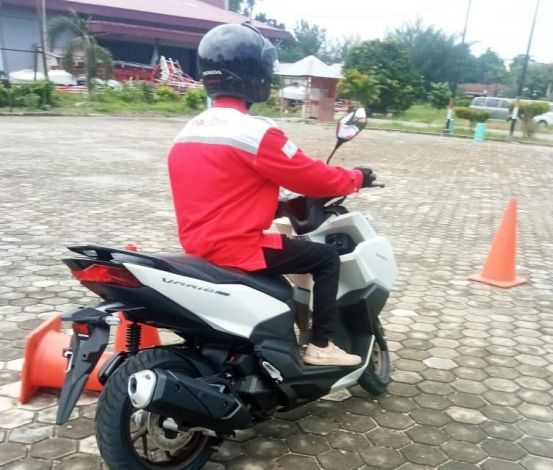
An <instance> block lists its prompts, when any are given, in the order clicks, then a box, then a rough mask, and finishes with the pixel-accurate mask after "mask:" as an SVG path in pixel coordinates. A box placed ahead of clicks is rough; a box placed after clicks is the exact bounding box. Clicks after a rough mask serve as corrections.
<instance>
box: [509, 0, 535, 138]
mask: <svg viewBox="0 0 553 470" xmlns="http://www.w3.org/2000/svg"><path fill="white" fill-rule="evenodd" d="M539 8H540V0H536V9H535V10H534V19H533V20H532V27H531V28H530V37H529V38H528V47H527V48H526V56H525V57H524V64H522V71H521V72H520V80H519V81H518V88H517V97H516V100H515V105H514V106H513V114H511V128H510V129H509V139H512V138H513V135H514V133H515V127H516V125H517V119H518V109H519V106H520V98H521V97H522V90H523V88H524V80H525V79H526V70H527V69H528V61H529V60H530V47H531V46H532V37H533V36H534V28H535V26H536V18H537V17H538V10H539Z"/></svg>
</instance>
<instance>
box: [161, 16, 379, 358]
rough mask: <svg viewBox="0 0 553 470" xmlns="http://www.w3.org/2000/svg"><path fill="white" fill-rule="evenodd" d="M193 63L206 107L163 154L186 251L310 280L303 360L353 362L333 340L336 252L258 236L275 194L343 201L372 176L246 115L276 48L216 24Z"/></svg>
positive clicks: (262, 89) (262, 91)
mask: <svg viewBox="0 0 553 470" xmlns="http://www.w3.org/2000/svg"><path fill="white" fill-rule="evenodd" d="M198 56H199V66H200V71H201V74H202V79H203V83H204V87H205V89H206V91H207V95H208V96H209V97H210V98H211V99H212V100H213V107H212V108H210V109H208V110H207V111H204V112H203V113H201V114H200V115H199V116H197V117H195V118H194V119H192V120H191V121H190V122H189V123H188V124H187V125H186V126H185V127H184V129H183V130H182V131H181V132H180V133H179V135H178V136H177V138H176V140H175V143H174V145H173V147H172V149H171V152H170V154H169V157H168V165H169V175H170V180H171V187H172V192H173V199H174V204H175V210H176V216H177V222H178V230H179V238H180V242H181V244H182V246H183V248H184V250H185V251H186V252H187V253H189V254H192V255H196V256H199V257H202V258H205V259H207V260H208V261H210V262H212V263H214V264H216V265H219V266H223V267H226V268H238V269H241V270H244V271H252V272H254V271H255V272H266V273H273V274H306V273H309V274H312V275H313V280H314V288H313V310H314V311H313V335H312V339H311V342H310V343H309V344H308V346H307V349H306V351H305V354H304V357H303V360H304V362H305V363H307V364H311V365H339V366H354V365H358V364H360V363H361V358H360V357H359V356H357V355H353V354H348V353H347V352H345V351H343V350H342V349H340V348H338V347H337V346H336V345H335V344H334V343H333V341H332V338H333V335H334V333H335V320H336V317H337V305H336V294H337V290H338V279H339V270H340V260H339V256H338V253H337V252H336V250H335V248H334V247H332V246H329V245H326V244H322V243H314V242H308V241H303V240H299V239H291V238H286V237H283V236H281V235H280V234H275V233H265V230H266V229H268V228H269V227H270V225H271V223H272V220H273V216H274V214H275V212H276V207H277V204H278V194H279V188H280V187H284V188H286V189H288V190H290V191H293V192H296V193H301V194H305V195H307V196H312V197H329V196H345V195H348V194H351V193H353V192H355V191H358V190H359V189H360V188H362V187H369V186H371V184H372V182H373V181H374V179H375V176H374V174H373V173H372V171H371V170H370V169H369V168H356V169H354V170H347V169H345V168H341V167H334V166H329V165H326V164H324V163H323V162H322V161H319V160H315V159H311V158H309V157H308V156H306V155H305V154H304V153H303V152H302V151H301V150H300V149H299V148H298V147H297V146H296V145H295V144H294V143H293V142H292V141H291V140H290V139H288V137H286V135H285V134H284V133H283V132H282V131H281V130H280V129H279V128H278V127H277V126H276V124H275V123H274V122H273V121H271V120H269V119H265V118H260V117H253V116H250V115H249V114H248V113H247V110H248V109H249V107H250V105H251V104H252V103H253V102H263V101H266V100H267V98H268V97H269V94H270V88H271V80H272V75H273V67H274V65H275V64H276V63H277V53H276V50H275V48H274V47H273V45H272V44H271V43H270V42H269V41H268V40H267V39H266V38H264V37H263V36H262V35H261V33H260V32H259V31H258V30H257V29H255V28H254V27H252V26H251V25H249V24H247V23H244V24H241V25H240V24H227V25H221V26H218V27H216V28H214V29H212V30H211V31H209V32H208V33H207V34H206V35H205V36H204V37H203V39H202V41H201V42H200V45H199V49H198Z"/></svg>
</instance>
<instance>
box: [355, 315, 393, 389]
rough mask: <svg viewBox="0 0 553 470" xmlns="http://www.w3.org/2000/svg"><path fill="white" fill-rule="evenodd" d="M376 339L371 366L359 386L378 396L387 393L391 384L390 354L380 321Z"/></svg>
mask: <svg viewBox="0 0 553 470" xmlns="http://www.w3.org/2000/svg"><path fill="white" fill-rule="evenodd" d="M375 336H376V338H375V341H374V346H373V349H372V353H371V357H370V359H369V365H368V366H367V368H366V369H365V371H364V372H363V375H361V377H359V385H361V387H363V388H364V389H365V390H366V391H367V392H369V393H370V394H371V395H374V396H378V395H382V394H383V393H385V392H386V389H387V388H388V384H389V383H390V370H391V365H390V352H389V351H388V344H387V343H386V338H384V328H382V324H381V323H380V320H379V321H378V324H377V326H376V335H375Z"/></svg>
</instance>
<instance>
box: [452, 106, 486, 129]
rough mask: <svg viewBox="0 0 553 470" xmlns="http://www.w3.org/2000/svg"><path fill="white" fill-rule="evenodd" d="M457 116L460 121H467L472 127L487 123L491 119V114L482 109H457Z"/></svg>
mask: <svg viewBox="0 0 553 470" xmlns="http://www.w3.org/2000/svg"><path fill="white" fill-rule="evenodd" d="M455 116H456V117H458V118H459V119H467V120H468V121H470V125H471V126H472V125H473V124H474V123H475V122H486V121H487V120H488V119H490V113H488V112H486V111H482V110H480V109H471V108H462V107H461V108H455Z"/></svg>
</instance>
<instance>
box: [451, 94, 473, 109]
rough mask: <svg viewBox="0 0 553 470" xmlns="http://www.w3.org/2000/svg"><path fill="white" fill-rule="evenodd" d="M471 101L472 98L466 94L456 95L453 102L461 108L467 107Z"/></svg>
mask: <svg viewBox="0 0 553 470" xmlns="http://www.w3.org/2000/svg"><path fill="white" fill-rule="evenodd" d="M471 103H472V98H468V97H467V96H458V97H457V98H455V104H456V105H457V106H459V107H461V108H468V107H469V106H470V104H471Z"/></svg>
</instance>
